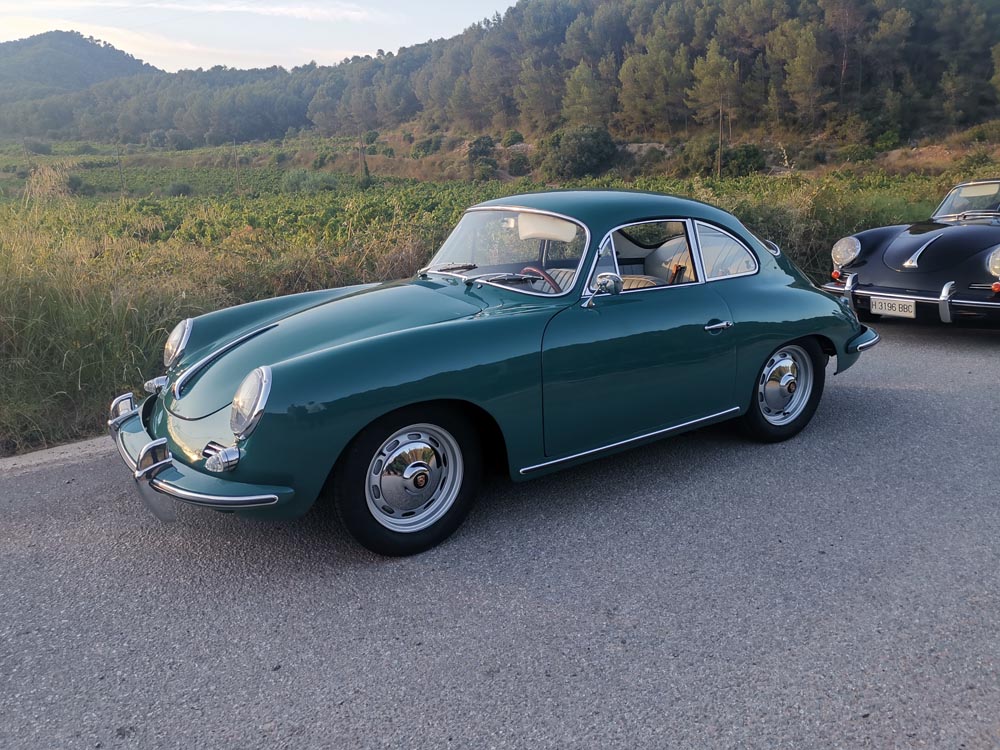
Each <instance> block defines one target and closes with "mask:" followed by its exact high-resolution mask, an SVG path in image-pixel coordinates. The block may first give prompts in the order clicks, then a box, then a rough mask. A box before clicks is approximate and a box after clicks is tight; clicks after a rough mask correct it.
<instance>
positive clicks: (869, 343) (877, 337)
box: [857, 328, 882, 353]
mask: <svg viewBox="0 0 1000 750" xmlns="http://www.w3.org/2000/svg"><path fill="white" fill-rule="evenodd" d="M868 330H869V331H871V332H872V333H874V334H875V338H873V339H872V340H871V341H867V342H865V343H864V344H858V349H857V351H858V353H861V352H866V351H868V350H869V349H871V348H872V347H873V346H875V345H876V344H877V343H878V342H879V341H881V340H882V337H881V336H880V335H879V333H878V331H876V330H875V329H874V328H869V329H868Z"/></svg>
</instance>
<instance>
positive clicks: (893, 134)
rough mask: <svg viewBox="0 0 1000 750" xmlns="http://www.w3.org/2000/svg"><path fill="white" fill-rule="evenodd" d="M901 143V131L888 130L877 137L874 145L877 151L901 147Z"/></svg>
mask: <svg viewBox="0 0 1000 750" xmlns="http://www.w3.org/2000/svg"><path fill="white" fill-rule="evenodd" d="M899 143H900V140H899V131H898V130H887V131H885V132H884V133H882V135H880V136H879V137H878V138H876V139H875V143H874V146H875V150H876V151H892V150H893V149H894V148H899Z"/></svg>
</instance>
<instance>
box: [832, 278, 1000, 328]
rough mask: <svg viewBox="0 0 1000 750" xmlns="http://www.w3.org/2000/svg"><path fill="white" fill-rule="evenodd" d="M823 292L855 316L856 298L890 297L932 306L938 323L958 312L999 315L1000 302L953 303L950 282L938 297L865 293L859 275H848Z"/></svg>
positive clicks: (878, 290)
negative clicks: (843, 303)
mask: <svg viewBox="0 0 1000 750" xmlns="http://www.w3.org/2000/svg"><path fill="white" fill-rule="evenodd" d="M822 288H823V289H824V290H825V291H827V292H831V293H833V294H839V295H842V296H843V297H844V299H846V300H847V301H848V303H849V304H850V305H851V309H852V310H854V311H855V312H857V311H858V304H857V300H858V298H859V297H889V298H890V299H905V300H913V301H914V302H917V303H918V304H923V305H934V306H936V307H937V315H938V318H940V319H941V322H942V323H951V322H953V320H954V318H955V312H956V311H958V310H961V311H962V312H965V313H968V314H969V315H970V316H971V315H976V314H980V315H984V314H985V315H990V316H993V315H1000V301H998V302H992V301H990V300H981V299H955V282H954V281H949V282H948V283H947V284H945V285H944V286H943V287H941V291H940V292H939V293H938V295H937V296H936V297H935V296H931V295H928V294H926V293H924V294H919V293H918V294H902V293H900V292H898V291H896V290H894V289H885V290H883V288H882V287H868V288H865V289H860V288H858V275H857V274H856V273H852V274H849V275H848V276H847V278H846V279H844V283H843V284H841V283H838V282H832V281H831V282H828V283H826V284H824V285H823V287H822Z"/></svg>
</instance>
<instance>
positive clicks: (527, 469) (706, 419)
mask: <svg viewBox="0 0 1000 750" xmlns="http://www.w3.org/2000/svg"><path fill="white" fill-rule="evenodd" d="M739 410H740V409H739V407H738V406H734V407H733V408H732V409H726V410H725V411H720V412H719V413H718V414H710V415H709V416H707V417H699V418H698V419H692V420H691V421H690V422H683V423H682V424H677V425H674V426H673V427H665V428H664V429H662V430H654V431H653V432H647V433H646V434H645V435H638V436H637V437H633V438H628V439H627V440H619V441H618V442H617V443H610V444H609V445H602V446H601V447H600V448H591V449H590V450H589V451H583V452H582V453H574V454H573V455H571V456H563V457H562V458H556V459H554V460H552V461H546V462H545V463H541V464H535V465H534V466H526V467H524V468H523V469H521V471H520V473H521V474H528V473H529V472H532V471H536V470H538V469H543V468H545V467H546V466H554V465H556V464H561V463H565V462H566V461H573V460H575V459H577V458H583V457H584V456H591V455H593V454H595V453H600V452H602V451H606V450H611V449H612V448H618V447H620V446H622V445H628V444H629V443H635V442H638V441H640V440H645V439H647V438H651V437H656V436H657V435H666V434H667V433H670V432H676V431H677V430H681V429H684V428H685V427H691V426H692V425H696V424H699V423H701V422H709V421H711V420H713V419H716V418H718V417H724V416H726V415H727V414H732V413H734V412H738V411H739Z"/></svg>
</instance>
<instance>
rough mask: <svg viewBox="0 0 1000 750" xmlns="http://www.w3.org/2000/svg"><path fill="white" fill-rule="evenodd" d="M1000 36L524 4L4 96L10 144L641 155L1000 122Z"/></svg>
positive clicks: (995, 15) (865, 10)
mask: <svg viewBox="0 0 1000 750" xmlns="http://www.w3.org/2000/svg"><path fill="white" fill-rule="evenodd" d="M998 21H1000V3H997V2H992V1H990V0H800V1H799V2H796V1H795V0H667V1H666V2H664V1H662V0H622V1H621V2H614V3H609V2H598V1H597V0H521V2H519V3H518V4H517V5H516V6H515V7H513V8H511V9H509V10H508V11H507V12H506V13H505V14H504V15H503V16H502V17H501V16H499V15H497V16H495V17H494V18H492V19H488V20H485V21H483V22H481V23H477V24H474V25H473V26H470V27H469V28H468V29H467V30H466V31H465V32H464V33H462V34H461V35H459V36H457V37H454V38H451V39H446V40H438V41H432V42H427V43H425V44H419V45H415V46H412V47H407V48H403V49H401V50H400V51H399V52H398V53H396V54H392V53H387V54H385V53H382V52H379V54H378V55H377V56H375V57H364V58H361V57H355V58H352V59H350V60H345V61H344V62H343V63H342V64H340V65H336V66H332V67H322V66H317V65H315V64H308V65H304V66H302V67H298V68H294V69H292V70H291V71H286V70H284V69H281V68H269V69H266V70H251V71H237V70H232V69H226V68H213V69H211V70H207V71H202V70H198V71H182V72H180V73H177V74H160V75H148V74H146V75H134V76H131V77H126V78H121V77H116V78H114V79H113V80H107V81H104V82H102V83H97V84H96V85H93V86H91V87H90V88H87V89H86V90H82V91H74V92H71V93H63V94H59V95H55V96H49V97H46V98H44V99H35V100H27V101H25V100H22V101H14V100H12V98H10V97H3V98H2V99H0V102H2V103H0V135H6V136H35V137H49V138H63V139H66V138H74V139H78V138H84V139H95V140H108V139H114V140H120V141H123V142H146V143H150V144H151V145H161V144H162V145H172V146H174V147H184V146H186V145H200V144H205V143H208V144H218V143H223V142H227V141H232V140H234V139H235V140H240V141H243V140H251V139H264V138H276V137H282V136H284V135H285V134H286V133H287V131H288V130H289V129H307V128H316V129H318V130H319V131H320V132H321V133H323V134H351V135H356V134H357V133H359V132H360V131H367V130H370V129H382V128H397V127H404V128H410V129H422V130H424V131H431V130H437V129H441V130H446V131H454V132H466V133H477V132H487V131H490V132H499V131H501V130H505V129H508V128H518V129H520V130H522V131H525V132H528V133H535V134H544V133H548V132H550V131H552V130H553V129H556V128H558V127H560V126H562V125H577V124H597V125H604V126H606V127H607V128H608V129H609V130H610V131H611V132H612V133H613V134H615V135H617V136H619V137H623V138H632V139H639V140H641V139H650V138H653V137H661V138H663V137H669V136H671V134H676V133H677V132H678V131H679V130H683V129H689V128H690V127H692V125H698V124H701V125H702V126H705V127H706V128H707V127H709V126H711V127H713V128H715V129H716V130H718V128H719V126H720V125H721V126H722V127H723V128H724V129H725V130H726V132H727V133H729V132H732V131H734V130H735V131H737V132H739V131H741V130H743V129H750V128H783V129H789V130H796V131H800V132H817V131H819V130H826V131H828V132H836V130H837V128H840V129H841V131H842V132H845V133H847V132H851V133H853V134H854V135H856V134H857V131H858V130H859V128H860V129H862V130H864V131H866V132H867V133H868V134H869V135H870V137H871V138H872V139H875V138H878V137H880V136H886V135H887V134H888V137H890V138H897V139H898V138H907V137H911V136H914V135H926V134H929V133H935V132H940V131H943V130H945V129H947V128H949V127H952V126H956V125H961V124H968V123H970V122H975V121H978V120H981V119H984V118H989V117H994V116H996V114H997V110H998V97H997V86H1000V44H998V42H1000V24H998ZM49 36H50V35H44V37H49ZM39 39H41V38H40V37H35V38H34V39H33V40H27V41H23V42H17V43H8V44H4V45H0V82H3V85H8V86H9V85H10V83H9V81H11V80H12V79H18V77H19V76H25V77H24V81H25V85H26V86H28V85H30V80H31V79H30V78H28V77H27V76H26V74H24V73H18V71H19V70H21V68H10V67H8V66H9V65H10V63H9V62H7V61H8V60H11V59H17V57H16V56H12V55H11V52H10V50H12V49H14V47H13V46H12V45H22V46H24V45H28V44H29V43H31V42H33V43H36V44H37V43H38V40H39ZM80 41H82V39H81V40H80ZM91 47H93V48H95V50H100V51H102V52H106V51H107V48H106V47H102V46H98V45H91ZM21 59H25V58H24V57H22V58H21ZM28 59H30V58H28ZM132 62H133V63H134V62H135V61H132ZM59 67H60V68H61V67H70V68H72V69H73V70H76V71H78V72H81V75H82V71H83V70H84V69H85V68H87V66H86V65H81V64H79V62H75V63H74V64H73V65H72V66H62V65H60V66H59ZM128 67H129V66H125V65H122V66H121V70H122V72H126V71H127V70H128ZM133 67H134V66H133ZM96 72H97V71H96V70H95V73H96ZM105 73H106V71H102V72H100V74H99V75H100V76H102V77H107V76H106V75H105ZM118 75H121V73H119V74H118ZM37 83H38V85H39V86H40V85H42V83H43V82H42V81H38V82H37ZM52 85H54V84H52Z"/></svg>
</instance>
